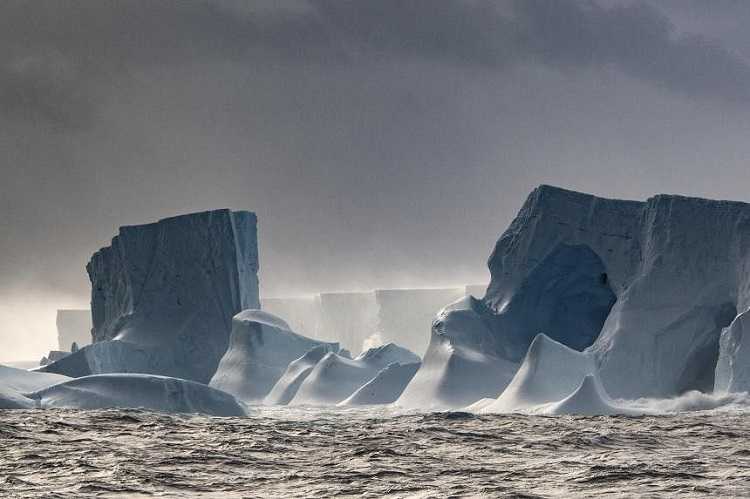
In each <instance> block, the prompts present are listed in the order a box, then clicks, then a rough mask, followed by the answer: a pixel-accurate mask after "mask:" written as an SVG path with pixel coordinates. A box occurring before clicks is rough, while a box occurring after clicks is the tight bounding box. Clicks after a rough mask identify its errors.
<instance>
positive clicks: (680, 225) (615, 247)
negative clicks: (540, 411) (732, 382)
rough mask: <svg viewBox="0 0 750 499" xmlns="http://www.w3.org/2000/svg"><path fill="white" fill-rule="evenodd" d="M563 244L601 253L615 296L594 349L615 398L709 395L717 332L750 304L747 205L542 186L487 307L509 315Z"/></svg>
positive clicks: (495, 278)
mask: <svg viewBox="0 0 750 499" xmlns="http://www.w3.org/2000/svg"><path fill="white" fill-rule="evenodd" d="M561 244H566V245H578V246H585V247H587V248H589V249H590V250H591V251H592V252H593V253H594V254H596V255H597V257H598V258H600V259H601V261H602V263H603V266H604V268H605V269H606V270H605V274H606V275H603V276H602V278H603V279H606V280H607V282H608V283H609V286H610V287H611V289H612V290H613V292H614V293H615V295H616V297H617V301H616V303H615V304H614V306H613V308H612V310H611V311H610V313H609V314H608V316H607V319H606V322H605V323H604V326H603V328H602V332H601V334H600V335H599V337H598V338H597V340H596V342H595V343H594V345H592V346H591V347H590V350H591V352H592V353H593V354H594V355H595V356H596V358H597V362H598V363H599V366H600V371H601V378H602V382H603V384H604V387H605V388H606V390H607V392H608V393H610V394H611V395H612V396H614V397H625V398H635V397H641V396H657V397H658V396H670V395H674V394H676V393H680V392H683V391H686V390H689V389H699V390H710V389H711V388H712V386H713V381H714V368H715V365H716V360H717V357H718V350H719V348H718V346H719V343H718V342H719V336H720V333H721V331H722V329H723V328H724V327H726V326H728V325H729V323H730V322H731V321H732V320H733V319H734V317H735V316H736V313H737V310H738V309H740V310H746V309H747V308H748V305H749V303H748V302H749V301H750V291H749V289H750V272H748V270H750V269H749V268H748V264H749V257H750V251H748V250H750V205H748V204H745V203H739V202H731V201H711V200H705V199H697V198H687V197H682V196H669V195H659V196H655V197H653V198H650V199H649V200H647V201H646V202H635V201H620V200H610V199H602V198H598V197H595V196H591V195H588V194H581V193H577V192H572V191H567V190H564V189H559V188H555V187H550V186H541V187H539V188H537V189H536V190H535V191H533V192H532V193H531V195H530V196H529V198H528V199H527V201H526V203H525V204H524V206H523V207H522V209H521V211H520V213H519V214H518V216H517V217H516V219H515V220H514V221H513V223H512V224H511V226H510V227H509V229H508V230H507V231H506V232H505V233H504V234H503V235H502V237H501V238H500V240H499V241H498V243H497V245H496V247H495V250H494V252H493V253H492V255H491V257H490V259H489V269H490V273H491V276H492V279H491V282H490V285H489V287H488V290H487V295H486V297H485V302H486V303H487V304H488V306H489V307H491V308H492V309H493V310H494V311H495V312H500V311H502V310H503V308H504V306H505V305H506V304H508V303H509V302H510V301H511V300H512V299H513V296H514V295H515V294H516V293H517V292H518V289H519V286H521V284H522V283H523V282H524V280H526V279H527V278H528V277H529V275H531V274H532V273H533V272H534V270H535V269H536V268H537V266H538V264H539V262H541V261H543V260H544V259H545V258H546V257H547V256H548V255H549V254H550V253H551V252H553V251H555V250H556V248H558V247H559V246H560V245H561ZM539 332H545V331H539Z"/></svg>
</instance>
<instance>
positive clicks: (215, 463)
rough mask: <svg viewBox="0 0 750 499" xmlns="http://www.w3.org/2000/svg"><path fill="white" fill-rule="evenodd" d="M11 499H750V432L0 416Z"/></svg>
mask: <svg viewBox="0 0 750 499" xmlns="http://www.w3.org/2000/svg"><path fill="white" fill-rule="evenodd" d="M0 496H1V497H3V498H5V497H8V498H95V497H96V498H101V497H115V498H120V497H122V498H154V497H170V498H171V497H175V498H178V497H179V498H182V497H188V498H189V497H206V498H255V497H258V498H266V497H279V498H293V497H304V498H308V497H418V498H422V497H424V498H427V497H526V498H532V497H576V498H578V497H750V418H749V417H748V413H747V412H746V411H731V410H729V411H728V410H723V411H720V412H719V411H696V412H687V413H683V414H673V415H669V416H643V417H612V416H609V417H573V416H555V417H544V416H528V415H492V416H484V415H483V416H477V415H473V414H469V413H465V412H443V413H403V412H401V413H399V412H394V411H393V410H391V409H389V408H378V409H372V408H362V409H341V410H338V409H315V408H258V409H253V410H251V413H250V415H249V416H247V417H243V418H214V417H206V416H199V415H169V414H160V413H154V412H146V411H140V410H99V411H80V410H63V409H47V410H33V411H19V410H14V411H0Z"/></svg>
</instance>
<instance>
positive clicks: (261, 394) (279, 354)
mask: <svg viewBox="0 0 750 499" xmlns="http://www.w3.org/2000/svg"><path fill="white" fill-rule="evenodd" d="M317 346H325V348H326V349H328V350H330V351H334V352H337V351H338V350H339V346H338V343H325V342H321V341H317V340H313V339H310V338H306V337H305V336H301V335H299V334H296V333H294V332H293V331H292V330H291V329H290V328H289V325H288V324H287V323H286V322H285V321H284V320H283V319H281V318H279V317H276V316H275V315H273V314H270V313H268V312H264V311H261V310H254V309H253V310H244V311H242V312H240V313H239V314H237V315H236V316H235V317H234V318H233V319H232V335H231V338H230V341H229V348H228V349H227V351H226V353H225V354H224V357H222V359H221V362H220V363H219V367H218V369H217V370H216V374H214V376H213V377H212V378H211V382H210V383H209V385H210V386H212V387H214V388H218V389H220V390H224V391H226V392H228V393H231V394H232V395H234V396H236V397H238V398H239V399H241V400H243V401H246V402H259V401H262V400H263V399H264V398H265V397H266V395H268V394H269V392H270V391H271V389H272V388H273V387H274V385H275V384H276V382H277V381H278V380H279V378H281V376H282V375H283V374H284V372H285V371H286V369H287V366H288V365H289V363H290V362H292V361H294V360H295V359H298V358H299V357H301V356H302V355H304V354H305V353H306V352H308V351H310V350H311V349H312V348H314V347H317Z"/></svg>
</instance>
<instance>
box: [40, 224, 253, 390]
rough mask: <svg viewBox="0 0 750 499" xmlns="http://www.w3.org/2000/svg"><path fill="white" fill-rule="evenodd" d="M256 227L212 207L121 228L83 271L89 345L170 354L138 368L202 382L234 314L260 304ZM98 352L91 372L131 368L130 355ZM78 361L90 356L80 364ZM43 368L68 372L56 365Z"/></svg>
mask: <svg viewBox="0 0 750 499" xmlns="http://www.w3.org/2000/svg"><path fill="white" fill-rule="evenodd" d="M256 224H257V220H256V217H255V214H254V213H250V212H232V211H230V210H216V211H207V212H202V213H193V214H189V215H182V216H178V217H173V218H168V219H164V220H161V221H159V222H156V223H152V224H147V225H137V226H129V227H121V228H120V231H119V234H118V235H117V236H116V237H115V238H114V239H112V244H111V245H110V246H108V247H106V248H103V249H101V250H100V251H98V252H96V253H95V254H94V255H93V256H92V258H91V261H90V262H89V264H88V265H87V267H86V268H87V270H88V273H89V278H90V280H91V286H92V296H91V309H92V317H93V327H94V328H93V339H94V341H95V342H99V343H103V342H107V341H111V340H118V341H121V342H124V343H127V344H128V345H131V346H133V347H134V349H137V350H152V351H154V352H168V357H167V358H163V356H162V355H161V354H159V355H151V356H149V357H150V358H158V359H159V364H158V365H153V366H148V365H145V366H140V367H139V370H141V369H142V372H148V373H155V374H167V375H172V376H179V377H182V378H187V379H193V380H197V381H201V382H207V381H208V380H209V379H210V378H211V376H212V375H213V373H214V372H215V370H216V367H217V365H218V362H219V360H220V359H221V357H222V355H223V354H224V352H225V351H226V348H227V345H228V341H229V334H230V330H231V319H232V317H233V316H234V315H236V314H237V313H238V312H240V311H241V310H244V309H248V308H258V307H259V306H260V303H259V299H258V278H257V271H258V246H257V229H256ZM114 349H116V351H117V352H119V353H122V352H123V351H124V349H122V348H119V347H114ZM97 352H101V353H104V354H105V355H107V356H108V359H107V361H106V362H103V363H101V365H99V364H97V363H93V364H91V363H90V365H89V367H90V373H93V374H96V373H101V372H126V371H129V370H132V369H131V368H130V366H129V362H130V360H129V359H128V358H127V356H122V357H119V356H118V355H116V354H110V353H109V352H108V351H107V348H106V347H100V348H99V349H98V350H97ZM92 353H93V352H92ZM83 357H85V358H86V359H89V360H90V358H91V355H90V354H89V355H85V356H79V358H78V361H79V362H78V365H82V364H83V360H85V359H83ZM66 360H67V359H66ZM115 360H121V361H122V363H121V364H113V363H114V362H115ZM101 368H106V369H111V371H102V370H97V369H101ZM45 369H47V370H49V371H52V372H61V373H64V374H67V373H66V372H65V371H64V366H62V365H57V363H55V364H51V365H50V366H47V367H46V368H45ZM86 374H88V373H86Z"/></svg>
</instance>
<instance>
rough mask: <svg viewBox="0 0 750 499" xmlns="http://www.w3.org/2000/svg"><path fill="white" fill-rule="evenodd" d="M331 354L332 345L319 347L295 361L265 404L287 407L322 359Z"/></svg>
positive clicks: (267, 397) (267, 396)
mask: <svg viewBox="0 0 750 499" xmlns="http://www.w3.org/2000/svg"><path fill="white" fill-rule="evenodd" d="M329 352H331V347H330V345H318V346H317V347H314V348H313V349H311V350H310V351H308V352H307V353H305V354H304V355H303V356H302V357H300V358H299V359H296V360H293V361H292V362H291V363H290V364H289V365H288V366H287V368H286V371H284V374H282V375H281V378H279V380H278V381H277V382H276V384H275V385H274V386H273V388H272V389H271V391H270V392H269V393H268V395H266V398H265V400H264V401H263V403H265V404H267V405H286V404H288V403H289V402H291V401H292V399H293V398H294V396H295V395H296V394H297V390H299V387H300V385H302V382H303V381H305V378H307V377H308V376H309V375H310V373H311V372H312V370H313V368H314V367H315V365H316V364H317V363H318V362H320V359H322V358H323V357H325V356H326V354H328V353H329Z"/></svg>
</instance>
